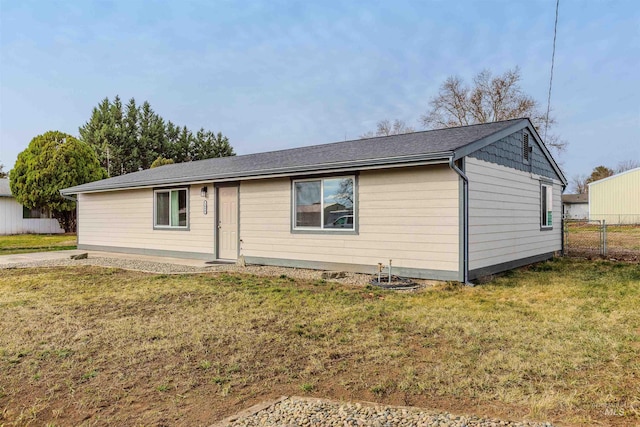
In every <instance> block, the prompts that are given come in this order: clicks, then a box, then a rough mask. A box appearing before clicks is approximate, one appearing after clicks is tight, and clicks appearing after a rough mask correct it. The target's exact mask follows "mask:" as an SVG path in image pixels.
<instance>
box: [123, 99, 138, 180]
mask: <svg viewBox="0 0 640 427" xmlns="http://www.w3.org/2000/svg"><path fill="white" fill-rule="evenodd" d="M139 116H140V110H139V109H138V107H137V106H136V100H135V99H133V98H131V99H130V100H129V103H128V104H127V106H126V109H125V119H124V129H123V141H122V156H123V157H124V162H123V164H124V170H125V171H127V172H131V171H137V170H139V169H140V168H141V167H142V165H141V162H140V147H139V146H138V140H139V138H140V128H139V126H140V124H139Z"/></svg>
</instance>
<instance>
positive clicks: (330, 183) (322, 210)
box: [292, 176, 356, 231]
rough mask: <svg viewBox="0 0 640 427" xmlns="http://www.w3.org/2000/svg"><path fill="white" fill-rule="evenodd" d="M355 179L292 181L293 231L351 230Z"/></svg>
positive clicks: (352, 228) (353, 228) (353, 222)
mask: <svg viewBox="0 0 640 427" xmlns="http://www.w3.org/2000/svg"><path fill="white" fill-rule="evenodd" d="M354 184H355V177H353V176H347V177H340V178H315V179H304V180H295V181H293V193H294V194H293V214H292V216H293V224H294V227H293V228H294V229H299V230H307V229H316V230H343V231H348V230H355V220H356V219H355V216H354V205H355V199H354Z"/></svg>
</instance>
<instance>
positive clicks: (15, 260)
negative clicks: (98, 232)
mask: <svg viewBox="0 0 640 427" xmlns="http://www.w3.org/2000/svg"><path fill="white" fill-rule="evenodd" d="M83 253H87V254H89V258H116V259H128V260H138V261H146V262H157V263H163V264H174V265H182V266H187V267H197V268H205V267H211V264H207V262H206V261H203V260H199V259H186V258H169V257H160V256H152V255H134V254H123V253H117V252H100V251H85V250H81V249H72V250H67V251H51V252H32V253H24V254H12V255H0V268H2V267H10V266H11V265H13V264H26V263H32V262H41V261H59V260H67V259H70V258H71V256H73V255H79V254H83Z"/></svg>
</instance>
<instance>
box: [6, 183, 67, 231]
mask: <svg viewBox="0 0 640 427" xmlns="http://www.w3.org/2000/svg"><path fill="white" fill-rule="evenodd" d="M27 233H31V234H58V233H64V230H63V229H62V228H60V224H59V223H58V220H57V219H54V218H52V217H51V213H50V212H48V211H47V210H46V209H27V208H25V207H24V206H22V205H21V204H20V203H18V202H17V201H16V199H15V198H14V197H13V194H11V188H10V187H9V180H8V179H6V178H1V179H0V235H7V234H27Z"/></svg>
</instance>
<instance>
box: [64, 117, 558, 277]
mask: <svg viewBox="0 0 640 427" xmlns="http://www.w3.org/2000/svg"><path fill="white" fill-rule="evenodd" d="M467 182H468V185H467ZM566 182H567V181H566V179H565V177H564V176H563V174H562V172H561V171H560V169H559V168H558V166H557V164H556V162H555V161H554V160H553V158H552V157H551V155H550V154H549V152H548V151H547V149H546V148H545V146H544V144H543V143H542V141H541V140H540V137H539V136H538V134H537V132H536V131H535V129H534V127H533V125H532V124H531V122H530V121H529V120H528V119H515V120H508V121H503V122H496V123H487V124H481V125H474V126H465V127H458V128H449V129H440V130H432V131H425V132H415V133H409V134H403V135H394V136H388V137H378V138H369V139H359V140H353V141H345V142H336V143H332V144H324V145H316V146H310V147H301V148H294V149H289V150H281V151H272V152H266V153H259V154H249V155H244V156H237V157H224V158H215V159H208V160H200V161H196V162H191V163H181V164H173V165H167V166H162V167H159V168H155V169H149V170H145V171H141V172H135V173H131V174H127V175H122V176H118V177H114V178H109V179H105V180H102V181H96V182H92V183H88V184H83V185H80V186H76V187H72V188H67V189H64V190H62V194H64V195H73V194H75V195H77V198H78V202H79V203H78V247H79V248H81V249H94V250H106V251H120V252H127V253H141V254H155V255H166V256H178V257H188V258H201V259H206V260H219V261H222V262H224V261H233V260H236V259H237V258H238V257H239V256H242V257H243V258H244V260H245V262H246V263H247V264H262V265H279V266H288V267H303V268H314V269H324V270H344V271H357V272H366V273H373V272H374V271H376V267H377V264H378V263H383V264H384V265H387V264H388V263H389V260H390V259H391V260H392V264H393V272H394V273H395V274H397V275H401V276H407V277H422V278H432V279H439V280H457V281H463V282H464V281H466V280H468V279H473V278H477V277H479V276H481V275H486V274H490V273H493V272H498V271H502V270H506V269H510V268H513V267H516V266H519V265H524V264H528V263H532V262H536V261H540V260H544V259H548V258H550V257H552V256H553V254H554V252H557V251H560V250H561V249H562V227H561V214H562V205H561V201H560V196H561V194H562V190H563V188H564V187H565V186H566ZM333 203H340V204H342V205H343V206H344V209H342V207H340V206H335V208H337V209H336V210H337V211H341V212H334V213H333V214H332V215H329V218H327V216H328V215H327V213H326V212H333V211H332V210H331V209H333V207H331V205H332V204H333ZM328 207H329V208H330V209H329V210H327V208H328ZM338 213H340V215H341V216H343V218H342V219H340V217H339V218H338V219H337V220H335V221H338V220H339V225H340V226H339V227H337V226H336V225H337V224H334V222H335V221H334V222H331V221H332V218H334V217H335V215H337V214H338Z"/></svg>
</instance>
